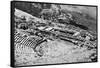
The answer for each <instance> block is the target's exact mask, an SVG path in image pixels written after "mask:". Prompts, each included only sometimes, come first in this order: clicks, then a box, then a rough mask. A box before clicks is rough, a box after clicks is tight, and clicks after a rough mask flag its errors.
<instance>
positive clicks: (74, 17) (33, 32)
mask: <svg viewBox="0 0 100 68" xmlns="http://www.w3.org/2000/svg"><path fill="white" fill-rule="evenodd" d="M30 4H32V6H33V7H35V8H37V9H41V11H40V12H39V13H38V14H34V12H35V9H34V8H33V10H34V11H33V12H28V10H24V9H21V8H20V7H18V6H17V7H16V8H15V9H14V10H15V12H14V16H15V17H14V21H15V23H14V25H15V32H14V48H15V50H14V53H15V54H14V56H15V65H16V66H26V65H41V64H57V63H73V62H95V61H97V32H96V31H97V30H96V19H95V18H92V17H90V16H89V15H88V14H86V13H83V12H81V11H80V12H79V11H77V10H75V8H74V6H71V7H69V8H74V9H73V11H71V10H67V8H68V7H67V8H66V10H65V9H64V8H62V6H63V5H60V6H59V5H55V4H50V5H51V7H49V8H42V7H41V4H37V3H36V4H35V3H30ZM42 5H43V6H44V5H45V6H46V5H48V4H42ZM63 7H64V6H63ZM76 8H77V7H76ZM30 10H31V9H30ZM74 10H75V11H74Z"/></svg>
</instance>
